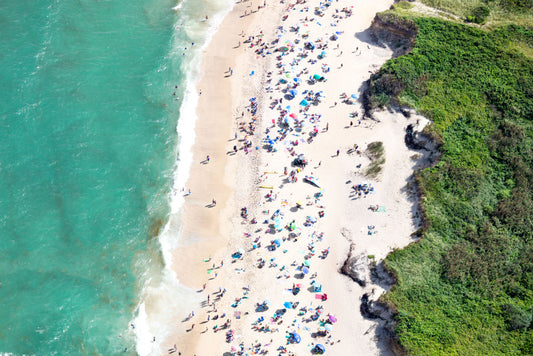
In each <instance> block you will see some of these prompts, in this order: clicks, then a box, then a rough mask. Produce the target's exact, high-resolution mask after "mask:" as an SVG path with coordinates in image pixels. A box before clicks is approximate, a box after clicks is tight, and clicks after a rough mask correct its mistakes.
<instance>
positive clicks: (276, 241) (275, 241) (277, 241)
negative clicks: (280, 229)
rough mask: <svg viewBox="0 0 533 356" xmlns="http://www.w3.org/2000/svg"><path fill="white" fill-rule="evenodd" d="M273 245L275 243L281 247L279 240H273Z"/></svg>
mask: <svg viewBox="0 0 533 356" xmlns="http://www.w3.org/2000/svg"><path fill="white" fill-rule="evenodd" d="M274 243H275V244H276V245H277V246H278V247H280V246H281V240H280V239H275V240H274Z"/></svg>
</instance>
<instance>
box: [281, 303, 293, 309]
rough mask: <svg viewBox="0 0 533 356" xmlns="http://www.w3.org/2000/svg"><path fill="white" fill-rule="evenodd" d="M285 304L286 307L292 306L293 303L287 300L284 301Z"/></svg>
mask: <svg viewBox="0 0 533 356" xmlns="http://www.w3.org/2000/svg"><path fill="white" fill-rule="evenodd" d="M283 306H284V307H285V308H292V303H291V302H285V303H283Z"/></svg>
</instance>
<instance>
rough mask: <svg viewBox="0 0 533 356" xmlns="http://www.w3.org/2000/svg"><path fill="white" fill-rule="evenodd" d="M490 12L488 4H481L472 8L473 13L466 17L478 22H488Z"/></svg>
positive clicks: (469, 20) (468, 19) (470, 20)
mask: <svg viewBox="0 0 533 356" xmlns="http://www.w3.org/2000/svg"><path fill="white" fill-rule="evenodd" d="M489 14H490V9H489V8H488V7H487V6H485V5H479V6H476V7H475V8H474V9H473V10H472V12H471V14H470V15H468V16H467V17H466V20H467V21H468V22H473V23H477V24H484V23H485V22H487V17H489Z"/></svg>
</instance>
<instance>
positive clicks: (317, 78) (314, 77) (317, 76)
mask: <svg viewBox="0 0 533 356" xmlns="http://www.w3.org/2000/svg"><path fill="white" fill-rule="evenodd" d="M320 78H322V76H321V75H320V74H314V75H313V79H314V80H320Z"/></svg>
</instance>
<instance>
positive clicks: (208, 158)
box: [205, 155, 211, 163]
mask: <svg viewBox="0 0 533 356" xmlns="http://www.w3.org/2000/svg"><path fill="white" fill-rule="evenodd" d="M205 160H206V161H207V163H209V161H210V160H211V158H210V157H209V155H207V157H206V158H205Z"/></svg>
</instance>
